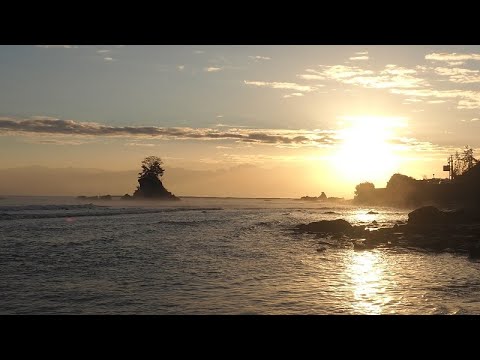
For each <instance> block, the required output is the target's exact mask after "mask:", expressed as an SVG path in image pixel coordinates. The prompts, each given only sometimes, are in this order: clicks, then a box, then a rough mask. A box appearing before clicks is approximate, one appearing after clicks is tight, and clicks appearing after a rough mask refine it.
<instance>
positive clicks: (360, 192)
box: [353, 182, 375, 203]
mask: <svg viewBox="0 0 480 360" xmlns="http://www.w3.org/2000/svg"><path fill="white" fill-rule="evenodd" d="M374 198H375V185H373V183H371V182H363V183H361V184H358V185H357V186H355V197H354V199H353V200H354V201H355V202H357V203H369V202H371V201H372V200H374Z"/></svg>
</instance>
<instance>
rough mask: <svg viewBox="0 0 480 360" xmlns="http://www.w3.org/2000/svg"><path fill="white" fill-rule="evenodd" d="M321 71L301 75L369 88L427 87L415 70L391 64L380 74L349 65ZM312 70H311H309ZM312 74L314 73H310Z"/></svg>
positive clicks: (326, 67) (325, 66)
mask: <svg viewBox="0 0 480 360" xmlns="http://www.w3.org/2000/svg"><path fill="white" fill-rule="evenodd" d="M320 69H321V71H317V72H316V73H315V74H313V75H312V74H302V75H299V76H301V77H302V78H303V79H306V80H309V79H312V80H313V79H317V77H318V78H319V79H320V78H322V77H323V78H325V79H329V80H336V81H339V82H341V83H344V84H351V85H359V86H363V87H367V88H377V89H392V88H416V87H420V86H427V85H428V83H427V82H426V80H424V79H423V78H420V77H417V76H415V74H416V73H417V71H416V70H414V69H407V68H403V67H400V66H397V65H393V64H389V65H386V66H385V68H384V69H383V70H381V71H379V72H374V71H373V70H368V69H362V68H360V67H358V66H347V65H332V66H328V65H322V66H320ZM308 70H311V69H308ZM310 72H312V71H310Z"/></svg>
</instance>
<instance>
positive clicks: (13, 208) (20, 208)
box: [0, 203, 109, 212]
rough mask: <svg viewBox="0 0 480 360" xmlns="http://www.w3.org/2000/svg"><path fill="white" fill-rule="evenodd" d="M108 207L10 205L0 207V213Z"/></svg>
mask: <svg viewBox="0 0 480 360" xmlns="http://www.w3.org/2000/svg"><path fill="white" fill-rule="evenodd" d="M108 207H109V206H101V205H94V204H91V203H90V204H82V205H71V204H60V205H10V206H0V211H2V212H4V211H36V210H40V211H49V210H78V209H102V208H108Z"/></svg>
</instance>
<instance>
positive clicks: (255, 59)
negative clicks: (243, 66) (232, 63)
mask: <svg viewBox="0 0 480 360" xmlns="http://www.w3.org/2000/svg"><path fill="white" fill-rule="evenodd" d="M249 58H250V59H252V60H254V61H262V60H271V59H272V58H271V57H269V56H260V55H256V56H249Z"/></svg>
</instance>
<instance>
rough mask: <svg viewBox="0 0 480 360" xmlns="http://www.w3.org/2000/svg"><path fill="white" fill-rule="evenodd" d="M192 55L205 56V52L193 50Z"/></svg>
mask: <svg viewBox="0 0 480 360" xmlns="http://www.w3.org/2000/svg"><path fill="white" fill-rule="evenodd" d="M193 53H194V54H196V55H200V54H205V51H203V50H194V51H193Z"/></svg>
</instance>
